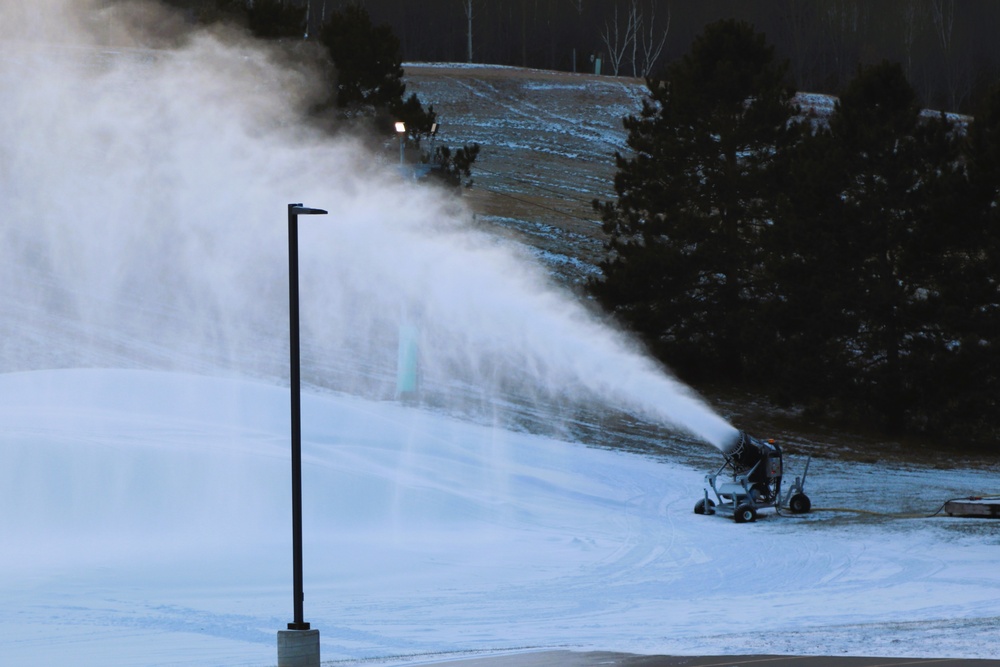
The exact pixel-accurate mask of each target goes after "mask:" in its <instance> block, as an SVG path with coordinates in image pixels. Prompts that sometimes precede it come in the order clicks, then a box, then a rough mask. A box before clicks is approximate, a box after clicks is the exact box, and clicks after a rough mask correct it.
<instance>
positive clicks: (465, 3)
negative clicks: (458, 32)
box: [459, 0, 472, 63]
mask: <svg viewBox="0 0 1000 667" xmlns="http://www.w3.org/2000/svg"><path fill="white" fill-rule="evenodd" d="M459 1H460V2H461V3H462V9H464V10H465V19H466V21H467V22H468V28H467V29H466V41H467V44H468V56H467V57H468V61H467V62H470V63H471V62H472V0H459Z"/></svg>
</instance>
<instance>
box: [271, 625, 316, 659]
mask: <svg viewBox="0 0 1000 667" xmlns="http://www.w3.org/2000/svg"><path fill="white" fill-rule="evenodd" d="M278 667H319V630H279V631H278Z"/></svg>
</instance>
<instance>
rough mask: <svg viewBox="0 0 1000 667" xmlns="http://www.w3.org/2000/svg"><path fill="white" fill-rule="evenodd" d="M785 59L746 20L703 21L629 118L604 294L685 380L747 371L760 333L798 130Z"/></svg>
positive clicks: (611, 208)
mask: <svg viewBox="0 0 1000 667" xmlns="http://www.w3.org/2000/svg"><path fill="white" fill-rule="evenodd" d="M786 69H787V68H786V66H785V65H784V64H782V63H779V62H777V61H776V59H775V56H774V50H773V48H772V47H771V46H769V45H768V44H767V43H766V42H765V39H764V36H763V35H761V34H757V33H755V32H754V30H753V28H752V27H751V26H749V25H748V24H746V23H742V22H736V21H731V20H727V21H721V22H718V23H715V24H712V25H709V26H708V27H707V28H706V29H705V31H704V33H703V34H702V35H701V36H699V37H698V38H697V39H696V40H695V42H694V44H693V45H692V47H691V51H690V53H689V54H687V55H686V56H684V57H683V58H682V59H681V60H680V61H678V62H676V63H674V64H673V65H671V66H670V67H669V69H668V70H667V72H666V76H665V78H664V80H662V81H661V80H652V79H650V80H648V81H647V86H648V90H649V99H647V100H646V101H644V104H643V109H642V111H641V113H640V114H639V115H638V116H630V117H628V118H626V119H625V128H626V129H627V130H628V146H629V148H630V149H631V154H630V155H628V156H623V155H620V154H619V155H617V156H616V162H617V166H618V173H617V175H616V176H615V191H616V193H617V195H618V198H617V201H616V202H605V203H599V202H595V204H594V205H595V207H596V208H597V209H598V210H599V211H600V213H601V215H602V218H603V226H604V231H605V232H606V233H607V234H608V235H609V237H610V239H609V241H608V244H607V250H608V256H607V258H606V259H605V260H604V261H603V262H602V263H601V265H600V267H601V270H602V272H603V278H602V279H601V280H599V281H594V282H592V283H591V289H592V291H593V293H594V294H595V295H596V297H597V298H598V300H599V301H600V302H601V303H602V304H603V305H604V306H605V307H606V308H608V309H609V310H611V311H613V312H614V313H616V314H617V315H619V316H620V317H621V318H623V319H624V320H625V321H626V322H627V323H628V324H629V325H630V326H631V327H632V328H633V329H634V330H636V331H638V332H639V333H641V334H642V335H643V336H644V337H645V339H646V340H647V341H648V343H649V344H650V346H651V348H652V349H653V351H654V353H655V354H657V356H659V357H660V358H661V359H663V360H665V361H667V362H668V363H669V364H670V365H671V366H673V367H674V368H675V369H677V370H678V371H680V372H682V374H685V375H686V376H687V377H689V378H691V377H693V376H695V375H697V374H709V373H710V374H712V375H713V376H716V377H718V376H719V375H722V376H723V377H728V378H730V379H735V380H739V379H741V377H742V375H743V372H744V370H746V369H747V368H748V367H752V366H753V359H751V356H753V355H755V350H756V349H757V346H758V343H759V339H760V338H762V337H764V336H766V335H767V334H766V332H765V331H764V330H763V326H764V325H763V323H762V322H761V321H760V318H759V317H758V313H759V307H760V304H761V303H762V302H763V301H766V300H767V299H768V298H770V292H771V287H770V285H768V284H766V283H765V282H762V281H761V275H762V264H763V261H764V256H763V252H762V246H761V235H762V231H763V230H764V229H765V228H766V227H767V226H768V225H769V224H770V221H771V220H772V218H773V215H774V211H773V204H774V201H775V198H774V194H773V193H774V192H775V190H776V189H777V187H778V184H777V182H776V179H778V178H780V172H781V170H780V169H778V166H779V163H778V160H779V159H780V156H781V155H782V150H783V147H784V146H785V145H786V144H787V143H789V142H791V141H793V140H794V138H795V135H796V131H795V128H794V126H793V125H792V123H791V119H792V116H793V113H794V111H795V109H794V108H793V106H792V104H791V102H790V100H791V96H792V94H793V91H792V90H791V89H790V88H789V87H788V86H787V84H786V77H785V74H786Z"/></svg>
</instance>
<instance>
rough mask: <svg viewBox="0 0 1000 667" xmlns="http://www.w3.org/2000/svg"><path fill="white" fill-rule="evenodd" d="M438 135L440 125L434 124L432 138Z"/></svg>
mask: <svg viewBox="0 0 1000 667" xmlns="http://www.w3.org/2000/svg"><path fill="white" fill-rule="evenodd" d="M437 133H438V124H437V123H434V124H433V125H431V136H432V137H433V136H434V135H436V134H437Z"/></svg>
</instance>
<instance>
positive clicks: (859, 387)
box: [772, 62, 965, 430]
mask: <svg viewBox="0 0 1000 667" xmlns="http://www.w3.org/2000/svg"><path fill="white" fill-rule="evenodd" d="M957 148H958V142H957V138H956V133H955V132H954V128H953V127H952V125H951V123H950V122H948V121H947V120H946V119H945V118H943V117H937V118H930V119H922V118H921V117H920V109H919V106H918V104H917V101H916V94H915V92H914V91H913V89H912V87H911V86H910V85H909V83H908V82H907V81H906V78H905V76H904V74H903V71H902V68H901V67H900V66H899V65H895V64H889V63H886V62H883V63H882V64H880V65H876V66H872V67H869V68H865V69H863V70H859V73H858V75H857V76H856V77H855V79H854V80H853V81H852V82H851V83H850V84H849V85H848V86H847V88H846V89H845V90H844V91H843V93H842V95H841V96H840V99H839V101H838V103H837V106H836V109H835V112H834V115H833V116H832V117H831V119H830V124H829V129H827V130H820V131H819V132H817V133H816V134H815V135H814V136H813V137H811V138H810V139H808V140H807V141H805V142H804V144H803V145H802V147H801V148H800V149H799V150H798V152H797V154H796V160H795V163H794V168H793V169H792V171H791V183H790V188H789V189H788V193H789V196H788V198H787V201H788V203H789V205H788V207H787V208H786V207H783V209H782V215H781V217H780V218H779V222H778V224H777V225H776V228H775V230H774V236H775V239H776V240H775V241H774V244H773V246H772V247H773V248H774V249H775V254H776V256H778V257H780V258H781V260H780V262H776V263H777V264H778V267H777V269H776V275H777V280H778V282H779V291H780V292H781V294H782V299H781V301H780V307H779V309H778V311H779V314H778V315H777V316H776V317H775V318H774V321H775V322H776V330H777V331H778V333H779V335H780V336H781V341H780V342H781V344H782V345H788V346H789V347H790V349H792V350H795V351H796V352H797V353H798V354H799V355H800V356H801V357H803V358H804V361H803V368H805V369H808V372H809V373H810V374H811V375H812V376H813V377H814V382H812V383H809V382H808V378H805V377H801V376H800V377H795V378H793V382H794V386H795V387H796V390H797V391H799V392H800V396H801V395H812V396H814V397H822V398H835V399H838V400H839V401H840V402H841V404H843V405H849V406H851V407H852V409H854V410H856V411H858V412H860V413H868V416H876V417H878V418H879V419H881V420H882V421H883V423H884V424H885V425H886V426H887V427H889V428H890V429H893V430H899V429H902V428H904V427H905V428H915V427H916V428H919V427H921V424H922V423H923V424H926V422H927V420H928V418H929V415H931V414H933V413H935V412H938V411H939V407H940V404H941V403H942V401H943V400H944V397H943V396H942V392H940V391H938V390H937V388H938V387H939V386H940V385H939V381H940V379H941V378H940V376H939V371H940V369H941V368H943V364H945V363H946V361H947V360H948V359H949V357H950V347H951V346H952V345H953V343H954V333H953V330H952V326H951V323H950V322H948V320H947V317H946V313H947V312H948V311H949V309H950V308H951V307H953V304H952V303H950V299H949V297H948V295H947V294H946V288H947V285H948V283H949V281H950V280H952V279H953V277H952V276H951V275H950V272H951V271H952V270H953V269H954V266H953V263H952V260H953V258H955V257H957V256H958V255H957V254H956V253H960V251H959V249H958V248H959V246H960V245H961V243H963V237H964V231H965V230H963V229H962V227H963V226H964V225H962V224H956V223H955V221H954V220H953V219H952V217H953V212H954V210H955V206H956V205H958V204H957V202H960V201H961V200H962V199H963V197H962V196H961V192H962V189H963V187H964V186H963V183H964V175H963V173H962V172H961V170H960V161H959V159H958V157H959V156H958V152H957Z"/></svg>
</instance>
